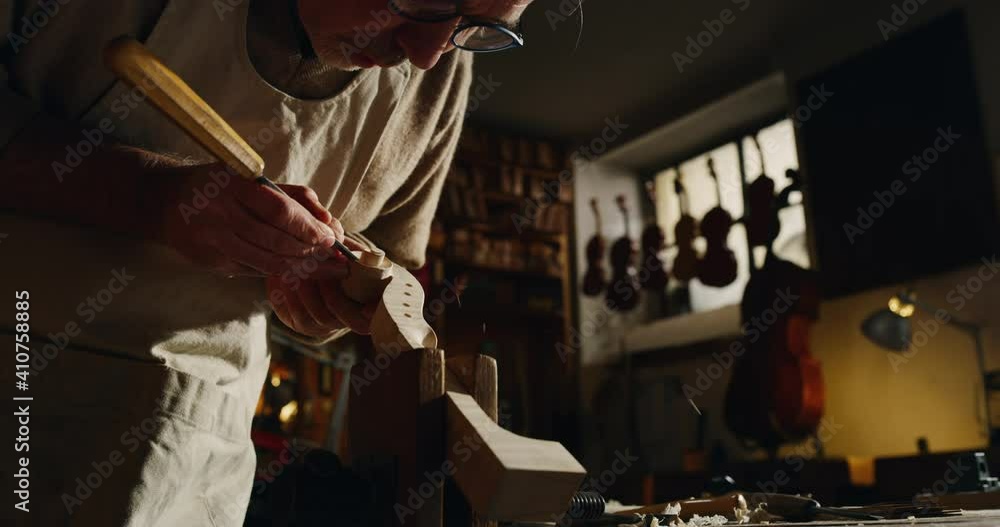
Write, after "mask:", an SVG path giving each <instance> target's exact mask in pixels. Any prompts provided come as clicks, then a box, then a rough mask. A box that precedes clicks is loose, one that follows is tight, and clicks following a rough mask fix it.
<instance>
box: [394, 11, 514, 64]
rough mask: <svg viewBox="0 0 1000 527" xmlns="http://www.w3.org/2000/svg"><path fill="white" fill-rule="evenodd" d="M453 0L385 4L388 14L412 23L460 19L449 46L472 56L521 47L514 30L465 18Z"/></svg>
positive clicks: (497, 23) (501, 24)
mask: <svg viewBox="0 0 1000 527" xmlns="http://www.w3.org/2000/svg"><path fill="white" fill-rule="evenodd" d="M458 4H459V2H458V1H455V0H389V10H390V11H392V12H393V13H395V14H397V15H399V16H401V17H403V18H406V19H408V20H413V21H414V22H425V23H438V22H446V21H448V20H454V19H456V18H459V17H462V18H463V19H462V20H461V21H460V22H459V24H458V26H457V27H456V28H455V32H454V33H452V34H451V43H452V45H454V46H455V47H456V48H461V49H464V50H467V51H472V52H475V53H488V52H491V51H503V50H505V49H510V48H519V47H521V46H523V45H524V36H523V35H522V34H521V33H520V32H519V31H518V28H515V27H509V26H508V25H506V24H504V23H503V22H500V21H494V20H484V19H481V18H474V17H466V16H464V15H463V14H462V13H461V12H459V8H458Z"/></svg>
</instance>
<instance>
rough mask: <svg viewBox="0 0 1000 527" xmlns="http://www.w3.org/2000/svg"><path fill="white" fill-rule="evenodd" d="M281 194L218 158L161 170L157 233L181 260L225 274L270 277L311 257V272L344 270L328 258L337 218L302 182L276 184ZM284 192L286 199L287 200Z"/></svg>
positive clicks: (340, 232)
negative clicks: (215, 161)
mask: <svg viewBox="0 0 1000 527" xmlns="http://www.w3.org/2000/svg"><path fill="white" fill-rule="evenodd" d="M279 186H280V187H281V189H282V190H284V191H285V192H286V193H287V194H288V196H287V197H286V196H282V195H281V194H280V193H278V192H275V191H274V190H273V189H270V188H267V187H265V186H263V185H260V184H258V183H256V182H254V181H249V180H247V179H244V178H242V177H239V176H237V175H233V174H230V173H228V172H226V170H225V168H224V166H223V165H221V164H212V165H201V166H193V167H177V168H173V169H170V170H169V171H167V173H165V174H163V175H162V176H160V177H159V178H158V179H157V181H156V183H155V184H154V185H153V191H154V192H157V193H160V194H161V196H160V197H159V198H156V199H154V200H151V201H154V202H156V203H159V204H160V205H161V206H160V207H159V209H160V210H159V211H156V212H155V213H158V214H159V215H160V218H161V220H160V221H159V222H158V223H156V228H155V230H156V231H157V232H156V234H155V236H156V238H157V239H158V240H159V241H161V242H163V243H164V244H166V245H168V246H170V247H172V248H173V249H174V250H176V251H177V252H179V253H180V254H181V255H182V256H184V257H185V258H187V259H188V260H190V261H192V262H194V263H196V264H199V265H202V266H204V267H206V268H209V269H211V270H213V271H216V272H218V273H221V274H224V275H226V276H236V275H240V276H275V275H280V274H282V273H283V272H285V271H286V270H288V269H292V268H295V267H296V266H298V267H300V268H301V267H302V266H303V265H306V264H305V263H306V262H307V261H308V260H310V259H311V260H313V263H311V264H309V265H313V264H315V265H316V266H317V268H316V270H315V271H314V272H312V273H311V275H312V276H313V277H315V278H329V277H340V276H344V274H345V273H346V265H345V262H344V260H343V259H337V258H332V257H328V256H329V254H326V255H325V256H324V255H322V254H321V251H325V252H326V253H329V252H330V247H331V246H332V245H333V243H334V240H337V241H343V239H344V229H343V227H342V226H341V224H340V221H339V220H337V219H336V218H333V217H332V216H331V215H330V212H329V211H327V210H326V208H325V207H323V205H322V204H320V203H319V200H318V198H317V197H316V194H315V193H314V192H313V191H312V190H311V189H309V188H308V187H303V186H299V185H279ZM290 198H291V199H290Z"/></svg>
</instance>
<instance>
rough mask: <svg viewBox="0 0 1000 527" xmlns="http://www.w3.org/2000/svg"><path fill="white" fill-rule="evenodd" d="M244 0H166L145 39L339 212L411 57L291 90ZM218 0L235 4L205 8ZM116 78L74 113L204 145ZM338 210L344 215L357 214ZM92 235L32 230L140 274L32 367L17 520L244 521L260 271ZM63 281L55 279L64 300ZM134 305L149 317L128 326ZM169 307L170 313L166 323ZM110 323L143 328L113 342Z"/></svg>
mask: <svg viewBox="0 0 1000 527" xmlns="http://www.w3.org/2000/svg"><path fill="white" fill-rule="evenodd" d="M247 3H248V2H239V3H237V2H208V1H205V0H170V2H169V3H168V4H167V7H166V8H165V10H164V12H163V14H162V16H161V18H160V19H159V21H158V22H157V25H156V27H155V28H154V29H153V31H152V33H151V34H150V36H149V37H148V39H147V41H146V45H147V46H148V47H149V48H150V49H151V50H152V51H153V52H154V53H155V54H157V55H158V56H160V57H161V58H162V59H163V61H164V62H165V63H166V64H167V65H168V66H169V67H171V68H172V69H174V70H175V71H176V72H177V73H178V75H180V77H181V78H183V79H185V80H187V81H188V82H189V83H190V84H191V85H192V87H193V88H194V90H195V91H196V92H198V93H199V94H200V95H201V96H202V97H203V98H204V99H205V100H206V101H207V102H208V103H209V104H210V105H212V106H213V107H214V108H215V109H216V110H217V111H218V112H219V114H220V115H222V117H223V118H224V119H226V120H227V121H228V122H229V123H230V124H231V125H232V126H233V128H234V129H235V130H236V131H237V132H239V133H240V134H241V135H242V136H243V137H244V138H246V139H247V140H248V142H250V143H251V145H252V146H254V147H255V148H256V149H257V150H258V151H259V152H260V153H261V155H262V156H263V157H264V159H265V162H266V164H267V175H268V176H269V177H271V178H272V179H274V180H276V181H278V182H283V183H295V184H302V185H309V186H310V187H312V188H313V189H314V190H315V191H316V192H317V194H318V195H319V197H320V200H321V201H322V202H323V203H325V204H326V205H327V206H328V208H329V209H330V211H331V212H332V213H333V215H334V216H337V217H339V216H340V215H341V214H342V213H343V212H344V211H345V210H346V209H347V207H348V205H349V204H350V202H351V198H352V196H353V194H354V191H355V190H356V189H357V188H358V186H359V184H360V182H361V181H362V179H363V178H364V177H365V175H366V171H367V168H368V166H369V163H370V162H371V159H372V157H373V155H374V153H375V152H376V150H377V149H378V148H379V143H380V140H381V136H382V132H383V131H384V129H385V127H386V124H387V123H388V122H389V120H390V119H391V118H392V115H393V112H394V110H395V108H396V103H397V102H398V100H399V99H400V97H401V95H402V92H403V90H404V88H405V86H406V83H407V81H408V80H409V76H410V69H409V68H410V66H409V65H408V64H404V65H400V66H397V67H394V68H388V69H376V70H365V71H362V72H361V73H359V74H358V75H357V76H356V77H355V78H354V79H353V80H352V81H351V82H350V83H349V85H347V86H346V87H345V88H344V90H343V91H342V92H340V93H338V94H337V95H336V96H334V97H332V98H330V99H326V100H322V101H302V100H297V99H295V98H293V97H290V96H288V95H286V94H283V93H281V92H280V91H278V90H277V89H275V88H273V87H272V86H270V85H268V84H267V83H266V82H265V81H264V80H262V79H261V78H260V77H259V76H258V75H257V73H256V72H255V71H254V69H253V67H252V66H251V63H250V60H249V58H248V55H247V51H246V18H247V5H246V4H247ZM216 4H226V5H229V4H236V5H234V6H233V10H231V11H217V10H216V7H217V6H216ZM95 60H100V59H99V58H96V57H95ZM129 91H130V89H129V88H128V87H126V86H124V85H122V84H121V83H118V84H116V85H115V86H114V87H113V88H112V89H111V90H110V91H109V92H108V93H107V94H106V95H105V96H104V97H102V98H101V100H100V101H98V102H96V103H95V105H94V107H93V108H92V109H91V110H90V111H89V112H88V113H87V114H86V115H85V116H84V117H83V119H82V122H83V124H85V125H89V126H96V125H97V123H99V122H100V121H101V119H104V118H110V119H112V120H113V122H114V123H115V124H116V130H115V132H114V135H115V136H116V137H117V138H118V139H119V140H122V141H125V142H127V143H129V144H133V145H137V146H142V147H145V148H148V149H151V150H154V151H160V152H171V153H177V154H181V155H186V156H190V157H193V158H195V159H203V160H205V161H208V160H209V159H210V158H209V157H208V155H207V154H206V153H204V152H203V151H202V150H201V149H200V148H199V147H197V146H196V145H194V143H192V142H191V141H190V140H188V139H187V138H186V137H185V136H184V135H183V133H181V132H180V131H179V130H178V129H176V128H175V127H174V125H173V124H172V123H170V122H169V121H168V120H167V119H165V118H164V117H162V116H161V115H159V114H158V113H157V112H155V111H154V110H152V109H151V108H150V107H149V106H148V104H146V103H142V104H138V105H135V107H132V106H131V105H130V104H129V101H130V100H131V101H133V102H134V98H132V99H130V98H129ZM133 93H135V92H133ZM126 114H127V115H126ZM343 221H344V222H345V226H346V227H347V229H348V230H355V229H356V230H360V229H362V228H363V227H365V226H355V225H352V224H351V223H350V219H349V218H343ZM44 228H45V227H43V226H41V224H39V225H35V226H33V229H35V230H36V232H37V230H38V229H44ZM99 234H100V233H97V234H91V233H85V232H84V231H79V232H76V231H73V229H72V228H71V227H69V226H58V225H57V226H53V227H52V228H51V231H50V232H48V233H47V234H44V236H45V237H46V238H49V239H50V240H54V241H52V242H51V245H58V246H59V247H60V251H61V252H59V253H54V254H56V255H58V254H61V255H63V257H66V256H67V255H70V256H71V255H73V254H74V251H76V252H78V253H79V254H82V255H83V256H80V257H78V261H77V262H74V265H75V267H76V268H79V269H81V273H82V276H88V275H87V273H88V272H89V270H88V266H89V265H94V266H95V268H100V269H104V271H105V272H106V271H107V269H108V267H107V266H108V262H107V261H105V262H102V263H100V264H93V263H92V262H91V261H90V260H91V259H92V258H91V257H90V256H92V257H93V259H97V257H98V255H101V256H102V257H103V255H106V254H121V255H126V254H127V255H128V257H129V260H128V261H129V263H128V265H129V267H127V268H128V270H129V272H130V273H134V274H135V275H136V276H139V277H142V278H143V280H139V278H137V279H136V282H137V283H139V284H140V285H137V286H131V287H132V288H133V289H129V288H125V292H123V293H122V294H121V295H120V298H121V299H120V300H119V299H116V300H115V301H114V303H112V304H110V305H109V306H108V308H107V310H106V311H105V312H104V313H102V317H103V318H100V319H99V320H98V321H97V322H95V323H93V324H91V325H90V326H88V327H87V328H86V329H87V331H89V332H90V333H89V334H87V335H86V338H83V337H81V338H78V339H74V341H73V342H72V343H70V345H69V346H67V347H66V349H63V350H62V351H61V352H60V353H59V356H58V358H57V359H54V360H52V361H50V362H49V363H48V365H47V367H46V368H45V370H44V371H43V372H42V373H40V374H39V375H37V377H36V378H33V384H32V395H34V396H35V402H34V403H32V404H33V406H32V444H31V463H32V465H31V469H32V497H31V512H30V513H29V514H26V515H25V514H18V515H16V516H14V518H15V522H14V525H44V526H46V527H52V526H60V525H85V526H91V525H93V526H101V527H107V526H117V525H128V526H136V527H157V526H170V527H174V526H192V527H198V526H237V525H242V522H243V518H244V515H245V511H246V505H247V503H248V500H249V498H250V494H251V487H252V481H253V476H254V471H255V454H254V450H253V446H252V444H251V442H250V434H249V428H250V422H251V418H252V415H253V411H254V407H255V404H256V401H257V397H258V394H259V392H260V389H261V386H262V383H263V380H264V377H265V375H266V371H267V366H268V360H269V355H268V352H267V347H266V342H265V339H266V336H265V331H266V322H265V320H266V316H267V311H266V309H261V308H260V305H261V304H260V302H261V301H262V300H264V291H263V287H262V281H260V280H252V279H236V280H227V279H225V278H224V277H219V276H215V275H209V274H207V273H203V272H202V271H201V270H197V269H185V268H183V267H180V266H179V264H178V263H177V262H176V261H171V260H170V256H169V254H168V251H165V250H163V249H162V248H157V247H153V246H147V245H146V244H141V243H137V242H130V241H128V240H119V239H115V238H110V237H109V238H108V239H106V240H105V239H103V238H95V237H94V236H99ZM17 239H21V238H19V237H15V236H12V237H11V240H17ZM95 240H96V241H95ZM74 244H77V245H76V246H75V247H74ZM95 244H101V245H102V246H101V247H100V252H99V253H98V252H96V250H95V249H93V247H92V246H93V245H95ZM37 249H38V250H39V251H44V250H45V247H41V246H40V247H38V248H37ZM87 251H92V252H90V253H88V252H87ZM88 255H89V256H88ZM53 257H55V256H53ZM102 265H103V267H101V266H102ZM95 272H96V271H95ZM53 279H55V276H53ZM74 284H75V282H73V281H67V282H65V287H66V289H67V292H66V295H67V297H70V298H74V299H75V298H79V297H77V296H73V295H77V294H79V292H77V291H72V290H71V289H72V288H73V287H75V285H74ZM53 298H54V297H53ZM157 298H167V300H165V301H164V304H167V305H170V306H172V308H173V310H174V312H164V313H162V317H160V316H158V314H157V312H156V310H155V306H154V307H148V306H145V305H143V304H142V303H143V302H150V303H154V302H156V301H157ZM216 304H218V305H220V306H224V307H219V308H215V305H216ZM185 305H189V306H191V308H190V309H185V308H184V307H183V306H185ZM265 306H266V304H265ZM38 309H40V310H41V309H43V308H42V307H39V308H38ZM213 309H214V310H215V311H212V310H213ZM192 313H196V314H192ZM204 313H207V314H205V315H204V316H203V317H202V318H199V317H200V316H202V314H204ZM52 316H53V317H55V318H54V320H65V319H60V318H59V317H71V316H72V314H71V313H56V314H55V315H52ZM142 317H147V318H146V319H145V320H147V321H149V325H150V326H151V327H152V326H156V327H157V328H159V329H158V330H157V332H154V331H150V332H149V335H145V334H144V333H143V332H142V331H135V326H143V320H144V319H143V318H142ZM202 319H204V321H202ZM174 320H181V321H183V325H181V324H178V325H179V326H181V327H177V328H173V327H170V324H171V323H173V321H174ZM165 321H166V322H165ZM167 322H169V323H167ZM116 327H117V328H120V329H122V331H121V333H122V334H125V333H128V334H129V335H134V334H138V335H140V336H139V337H132V336H130V337H128V339H129V342H127V343H125V342H122V343H118V342H115V329H116ZM124 328H128V331H127V332H126V331H124ZM6 340H7V337H5V341H6ZM10 340H11V341H12V340H13V339H12V338H11V339H10ZM77 344H81V345H79V346H78V345H77ZM83 344H86V345H83ZM9 362H10V361H4V363H3V365H2V366H0V370H3V368H4V367H7V366H8V363H9ZM3 373H4V378H5V379H8V378H10V379H12V378H13V374H12V373H11V372H10V371H4V372H3ZM8 466H10V465H8ZM253 488H254V491H257V490H258V487H257V486H254V487H253ZM8 510H9V509H8ZM2 517H3V516H0V518H2Z"/></svg>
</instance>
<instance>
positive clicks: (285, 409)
mask: <svg viewBox="0 0 1000 527" xmlns="http://www.w3.org/2000/svg"><path fill="white" fill-rule="evenodd" d="M298 413H299V403H298V402H296V401H292V402H290V403H288V404H286V405H285V406H282V407H281V411H279V412H278V420H279V421H281V422H282V424H285V423H288V422H289V421H291V420H292V419H295V416H296V415H297V414H298Z"/></svg>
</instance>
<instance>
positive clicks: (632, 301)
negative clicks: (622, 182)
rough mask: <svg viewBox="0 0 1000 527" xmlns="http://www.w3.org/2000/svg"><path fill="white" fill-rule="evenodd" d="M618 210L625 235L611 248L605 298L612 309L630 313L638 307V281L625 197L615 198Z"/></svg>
mask: <svg viewBox="0 0 1000 527" xmlns="http://www.w3.org/2000/svg"><path fill="white" fill-rule="evenodd" d="M615 201H616V202H617V203H618V210H619V211H621V213H622V217H623V218H624V219H625V234H624V235H622V237H621V238H618V239H617V240H615V243H614V245H612V246H611V284H610V286H609V287H608V292H607V295H606V298H607V300H608V302H609V305H610V307H611V308H612V309H615V310H617V311H631V310H633V309H635V307H636V306H637V305H639V280H638V279H637V278H636V271H635V257H636V250H635V243H634V242H633V241H632V238H630V237H629V231H630V229H629V217H628V208H627V207H626V206H625V196H622V195H619V196H618V197H617V198H615Z"/></svg>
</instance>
